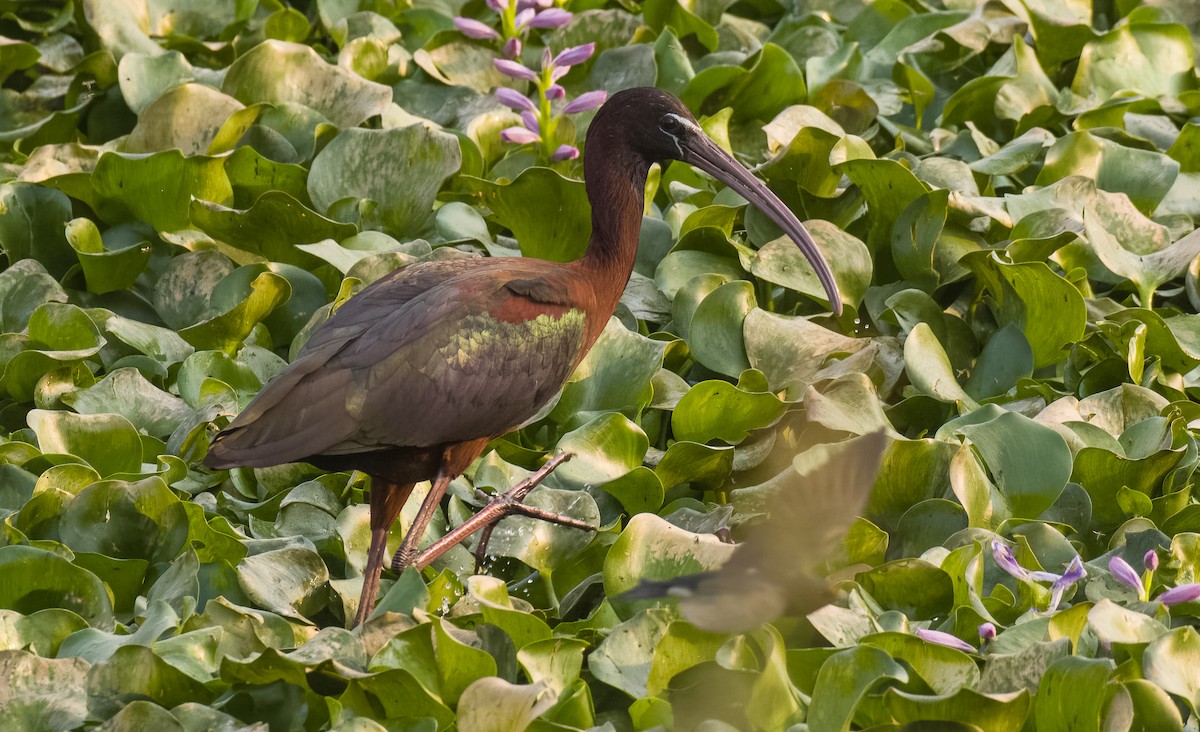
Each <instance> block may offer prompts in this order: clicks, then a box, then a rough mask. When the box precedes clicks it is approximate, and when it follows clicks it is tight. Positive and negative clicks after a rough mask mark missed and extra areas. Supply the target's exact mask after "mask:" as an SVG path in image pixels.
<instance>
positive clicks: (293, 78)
mask: <svg viewBox="0 0 1200 732" xmlns="http://www.w3.org/2000/svg"><path fill="white" fill-rule="evenodd" d="M221 91H223V92H225V93H226V94H228V95H230V96H232V97H234V98H235V99H237V100H238V101H240V102H243V103H245V104H251V103H254V102H269V103H271V104H282V103H287V102H291V103H295V104H302V105H304V106H306V107H309V108H311V109H314V110H316V111H317V112H318V113H320V114H321V115H323V116H324V117H325V118H327V119H329V120H330V121H332V122H333V123H334V124H335V125H337V126H339V127H353V126H355V125H359V124H362V123H363V122H364V121H366V120H367V119H368V118H370V117H373V116H376V115H379V114H382V113H383V112H384V110H385V109H386V107H387V105H388V104H389V103H390V102H391V90H390V89H388V88H387V87H386V86H383V85H382V84H376V83H374V82H370V81H367V80H365V79H363V78H362V77H360V76H358V75H357V74H354V73H353V72H351V71H350V70H348V69H344V68H342V67H340V66H334V65H332V64H328V63H326V62H325V61H323V60H322V59H321V57H320V56H318V55H317V53H316V51H314V50H313V49H311V48H309V47H308V46H302V45H300V44H297V43H287V42H284V41H276V40H266V41H263V42H262V43H259V44H258V45H256V46H254V47H253V48H251V49H250V50H249V51H247V52H246V53H245V54H243V55H242V56H241V57H240V58H238V60H237V61H235V62H234V63H233V64H232V65H231V66H230V67H229V70H228V72H227V73H226V74H225V80H224V82H223V83H222V84H221Z"/></svg>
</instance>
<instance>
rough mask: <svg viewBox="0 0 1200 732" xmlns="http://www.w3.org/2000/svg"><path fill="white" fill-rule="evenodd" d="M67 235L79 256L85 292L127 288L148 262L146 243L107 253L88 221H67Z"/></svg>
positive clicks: (94, 227) (99, 292) (147, 246)
mask: <svg viewBox="0 0 1200 732" xmlns="http://www.w3.org/2000/svg"><path fill="white" fill-rule="evenodd" d="M66 234H67V241H68V242H69V243H70V244H71V248H72V249H74V250H75V254H76V256H78V257H79V265H80V266H81V267H82V268H83V276H84V278H86V280H87V285H88V290H89V291H91V292H95V293H97V294H103V293H106V292H115V291H117V290H124V289H125V288H127V287H129V286H130V285H132V284H133V283H134V281H135V280H136V279H137V278H138V275H140V274H141V273H142V270H143V269H145V268H146V263H147V262H149V261H150V244H149V242H141V243H135V244H133V245H132V246H128V247H124V248H120V249H112V250H109V249H107V248H106V247H105V246H104V242H103V241H102V240H101V238H100V230H99V229H97V228H96V224H94V223H93V222H92V221H90V220H89V219H82V218H80V219H72V220H71V221H69V222H67V228H66Z"/></svg>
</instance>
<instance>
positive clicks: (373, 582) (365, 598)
mask: <svg viewBox="0 0 1200 732" xmlns="http://www.w3.org/2000/svg"><path fill="white" fill-rule="evenodd" d="M412 489H413V484H412V483H406V484H399V483H391V482H388V481H385V480H383V479H382V478H376V477H373V478H371V547H370V549H368V550H367V567H366V570H365V572H364V575H363V588H362V594H361V595H359V598H358V612H357V613H355V615H354V626H359V625H362V623H363V621H364V620H366V619H367V616H368V615H370V614H371V610H373V609H374V608H375V595H376V594H377V593H378V592H379V574H380V572H381V571H382V570H383V557H384V555H385V554H386V553H387V537H388V530H389V529H390V528H391V527H392V524H393V523H395V521H396V517H397V516H399V515H400V509H401V508H403V507H404V503H405V502H406V501H407V500H408V496H409V494H410V493H412Z"/></svg>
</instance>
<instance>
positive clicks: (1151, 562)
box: [1142, 549, 1158, 572]
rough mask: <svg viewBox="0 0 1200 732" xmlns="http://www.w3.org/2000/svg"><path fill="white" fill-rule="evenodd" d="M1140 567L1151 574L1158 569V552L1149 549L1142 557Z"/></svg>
mask: <svg viewBox="0 0 1200 732" xmlns="http://www.w3.org/2000/svg"><path fill="white" fill-rule="evenodd" d="M1142 566H1143V567H1145V568H1146V569H1148V570H1150V571H1151V572H1153V571H1154V570H1156V569H1158V552H1156V551H1154V550H1153V549H1151V550H1150V551H1148V552H1146V556H1144V557H1142Z"/></svg>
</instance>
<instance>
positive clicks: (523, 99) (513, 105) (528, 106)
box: [496, 86, 537, 112]
mask: <svg viewBox="0 0 1200 732" xmlns="http://www.w3.org/2000/svg"><path fill="white" fill-rule="evenodd" d="M496 99H497V100H499V102H500V103H501V104H503V105H504V106H506V107H508V108H509V109H515V110H516V111H518V112H526V111H527V112H536V111H537V107H536V106H534V104H533V102H532V101H530V100H529V97H527V96H525V95H524V94H522V93H521V92H519V91H517V90H516V89H509V88H508V87H506V86H501V87H497V88H496Z"/></svg>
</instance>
